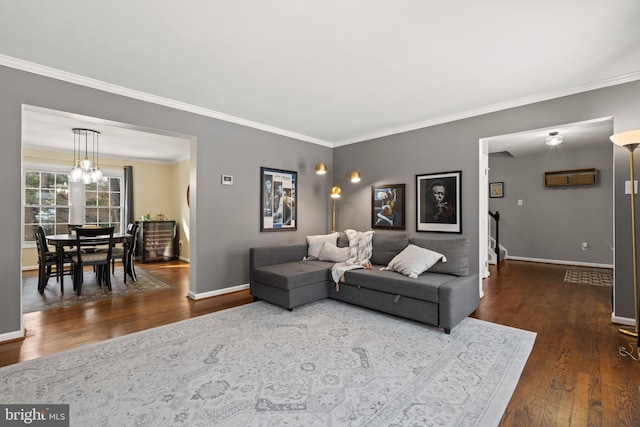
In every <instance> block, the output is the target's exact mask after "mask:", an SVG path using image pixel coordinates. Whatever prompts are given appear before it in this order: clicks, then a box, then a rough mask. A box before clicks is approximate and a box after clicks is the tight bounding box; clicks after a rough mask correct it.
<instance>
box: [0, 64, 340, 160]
mask: <svg viewBox="0 0 640 427" xmlns="http://www.w3.org/2000/svg"><path fill="white" fill-rule="evenodd" d="M0 65H4V66H6V67H9V68H15V69H18V70H22V71H26V72H29V73H33V74H38V75H41V76H45V77H50V78H53V79H56V80H61V81H65V82H67V83H74V84H77V85H80V86H85V87H90V88H92V89H98V90H102V91H105V92H109V93H113V94H116V95H122V96H126V97H128V98H133V99H137V100H140V101H146V102H150V103H152V104H157V105H162V106H165V107H170V108H175V109H176V110H181V111H186V112H189V113H194V114H199V115H201V116H206V117H211V118H214V119H218V120H223V121H225V122H229V123H234V124H237V125H241V126H246V127H249V128H253V129H258V130H262V131H265V132H269V133H273V134H276V135H281V136H285V137H288V138H293V139H297V140H300V141H305V142H310V143H312V144H318V145H322V146H325V147H329V148H332V147H333V144H332V143H331V142H329V141H325V140H322V139H319V138H314V137H311V136H308V135H303V134H300V133H297V132H292V131H289V130H286V129H280V128H277V127H275V126H270V125H266V124H264V123H258V122H254V121H252V120H247V119H243V118H242V117H236V116H232V115H230V114H225V113H221V112H219V111H215V110H210V109H208V108H202V107H198V106H195V105H191V104H187V103H185V102H180V101H176V100H173V99H169V98H164V97H161V96H156V95H152V94H149V93H146V92H141V91H138V90H134V89H129V88H126V87H122V86H118V85H114V84H111V83H107V82H104V81H101V80H96V79H92V78H89V77H85V76H81V75H79V74H74V73H69V72H67V71H62V70H58V69H56V68H51V67H47V66H44V65H40V64H36V63H33V62H29V61H24V60H22V59H18V58H14V57H11V56H6V55H1V54H0Z"/></svg>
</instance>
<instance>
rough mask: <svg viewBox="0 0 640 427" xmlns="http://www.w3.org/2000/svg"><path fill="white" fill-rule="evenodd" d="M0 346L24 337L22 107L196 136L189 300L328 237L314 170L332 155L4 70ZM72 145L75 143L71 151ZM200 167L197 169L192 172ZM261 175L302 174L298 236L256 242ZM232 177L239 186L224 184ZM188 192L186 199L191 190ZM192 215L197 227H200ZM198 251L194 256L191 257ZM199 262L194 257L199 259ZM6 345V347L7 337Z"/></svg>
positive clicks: (321, 187)
mask: <svg viewBox="0 0 640 427" xmlns="http://www.w3.org/2000/svg"><path fill="white" fill-rule="evenodd" d="M0 93H1V94H2V96H0V144H2V156H0V174H1V175H0V177H1V178H2V183H3V187H2V207H1V208H0V209H1V211H2V218H3V221H2V223H1V224H0V235H2V240H1V241H0V254H1V256H0V275H1V277H2V286H1V287H0V339H1V338H2V336H3V334H7V333H15V332H17V331H19V330H20V328H21V325H20V320H21V307H20V283H21V272H20V253H21V250H20V249H21V240H20V218H21V105H22V104H29V105H35V106H39V107H45V108H50V109H55V110H60V111H67V112H72V113H78V114H82V115H87V116H91V117H97V118H101V119H106V120H113V121H116V122H122V123H128V124H133V125H136V126H143V127H146V128H152V129H159V130H166V131H171V132H177V133H181V134H185V135H193V136H195V137H196V138H197V143H196V157H195V162H197V164H196V165H195V166H196V177H195V179H196V182H197V185H194V186H192V196H191V197H192V208H191V210H192V212H191V235H192V242H191V244H192V247H191V250H192V251H191V255H192V257H191V263H192V270H194V271H193V272H192V274H193V275H194V277H196V281H195V283H191V291H192V292H194V293H197V294H202V293H206V292H209V291H215V290H218V289H222V288H225V287H230V286H236V285H241V284H245V283H247V282H248V281H249V273H248V265H249V262H248V254H249V248H250V247H252V246H260V245H268V244H279V243H288V242H300V241H304V238H305V236H306V235H308V234H320V233H324V232H326V231H327V221H328V218H327V212H328V207H329V204H328V201H327V198H326V197H324V195H325V194H326V193H327V192H328V189H327V188H325V185H326V184H325V182H324V181H325V180H326V179H325V180H323V179H320V178H321V177H318V176H317V175H316V174H315V171H314V165H315V163H316V162H318V161H321V160H322V161H324V162H326V163H327V164H328V165H329V166H330V167H331V166H332V164H331V156H332V153H331V149H330V148H328V147H323V146H320V145H316V144H309V143H306V142H302V141H298V140H294V139H291V138H286V137H283V136H279V135H274V134H271V133H268V132H263V131H259V130H255V129H251V128H247V127H243V126H239V125H235V124H231V123H227V122H224V121H220V120H216V119H212V118H208V117H204V116H200V115H197V114H192V113H187V112H183V111H178V110H174V109H171V108H167V107H163V106H158V105H155V104H151V103H148V102H143V101H138V100H134V99H130V98H127V97H123V96H119V95H114V94H109V93H105V92H102V91H99V90H95V89H90V88H86V87H82V86H78V85H74V84H70V83H65V82H61V81H58V80H54V79H50V78H46V77H42V76H37V75H34V74H30V73H26V72H23V71H18V70H14V69H11V68H7V67H0ZM71 142H72V140H70V143H71ZM193 163H194V161H193V159H192V164H193ZM260 166H267V167H272V168H279V169H287V170H294V171H298V181H299V185H298V217H299V222H298V230H297V231H286V232H269V233H261V232H260V221H259V220H260V217H259V212H260V198H259V197H260V181H259V179H260ZM222 174H229V175H233V176H234V184H233V186H223V185H221V184H220V176H221V175H222ZM185 190H186V189H185ZM194 215H195V217H194ZM194 245H195V247H194ZM194 253H195V254H196V255H195V257H194V256H193V255H194ZM5 337H7V336H6V335H5Z"/></svg>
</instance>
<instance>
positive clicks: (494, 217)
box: [489, 211, 500, 265]
mask: <svg viewBox="0 0 640 427" xmlns="http://www.w3.org/2000/svg"><path fill="white" fill-rule="evenodd" d="M489 216H491V218H493V219H494V221H495V222H496V247H495V249H494V250H495V253H496V265H497V264H500V212H498V211H496V213H493V212H491V211H489Z"/></svg>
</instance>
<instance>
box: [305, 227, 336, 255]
mask: <svg viewBox="0 0 640 427" xmlns="http://www.w3.org/2000/svg"><path fill="white" fill-rule="evenodd" d="M339 235H340V233H338V232H337V231H336V232H335V233H331V234H321V235H316V236H307V244H308V245H309V249H308V251H307V259H309V258H315V259H318V258H319V256H320V249H322V245H323V243H324V242H329V243H332V244H334V245H335V244H336V243H338V236H339Z"/></svg>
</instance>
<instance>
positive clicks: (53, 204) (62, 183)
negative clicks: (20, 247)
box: [24, 169, 122, 242]
mask: <svg viewBox="0 0 640 427" xmlns="http://www.w3.org/2000/svg"><path fill="white" fill-rule="evenodd" d="M120 183H121V177H118V176H106V175H105V178H104V179H103V180H102V181H100V182H98V183H91V184H82V183H71V184H70V183H69V175H68V173H67V172H58V171H45V170H33V169H31V170H25V176H24V191H25V194H24V241H25V242H33V241H35V237H34V232H35V228H36V226H38V225H41V226H42V227H44V230H45V232H46V234H65V233H68V232H69V223H70V220H69V219H70V218H80V219H83V220H82V221H73V222H72V223H82V224H91V225H99V226H114V227H115V231H116V232H120V231H121V230H122V227H121V224H122V206H121V202H122V197H121V191H120V188H121V185H120ZM76 186H78V187H76ZM74 188H75V189H76V190H78V191H76V190H74ZM74 211H75V212H74Z"/></svg>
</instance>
